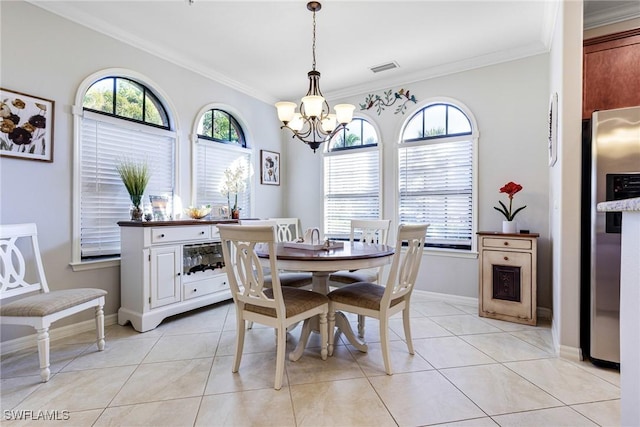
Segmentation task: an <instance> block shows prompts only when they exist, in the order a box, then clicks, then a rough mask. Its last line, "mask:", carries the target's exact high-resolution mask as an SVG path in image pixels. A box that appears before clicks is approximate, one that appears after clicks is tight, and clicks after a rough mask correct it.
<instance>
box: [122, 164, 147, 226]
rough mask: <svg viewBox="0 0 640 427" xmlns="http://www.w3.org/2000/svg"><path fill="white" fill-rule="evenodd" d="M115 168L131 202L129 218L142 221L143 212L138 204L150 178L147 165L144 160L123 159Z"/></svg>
mask: <svg viewBox="0 0 640 427" xmlns="http://www.w3.org/2000/svg"><path fill="white" fill-rule="evenodd" d="M116 169H117V170H118V174H120V178H122V182H123V183H124V186H125V188H126V189H127V192H128V193H129V197H130V198H131V203H132V204H133V207H132V208H131V220H132V221H142V215H143V212H142V207H141V206H140V205H141V203H142V195H143V194H144V190H145V188H147V184H148V183H149V178H151V172H150V171H149V166H148V165H147V163H146V162H144V161H142V162H134V161H132V160H123V161H121V162H120V163H118V164H117V165H116Z"/></svg>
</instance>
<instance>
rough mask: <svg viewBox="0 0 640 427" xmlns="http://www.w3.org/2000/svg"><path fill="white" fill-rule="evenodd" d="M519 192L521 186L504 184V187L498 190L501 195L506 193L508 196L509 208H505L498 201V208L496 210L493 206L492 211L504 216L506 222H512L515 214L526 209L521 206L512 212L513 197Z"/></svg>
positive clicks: (511, 183) (513, 183)
mask: <svg viewBox="0 0 640 427" xmlns="http://www.w3.org/2000/svg"><path fill="white" fill-rule="evenodd" d="M520 190H522V185H520V184H516V183H515V182H513V181H510V182H508V183H506V184H505V185H504V187H502V188H501V189H500V192H501V193H507V194H508V195H509V208H507V206H506V205H505V204H504V203H502V202H501V201H500V200H498V203H500V207H499V208H498V207H496V206H494V207H493V209H495V210H497V211H498V212H500V213H501V214H502V215H504V217H505V218H506V219H507V221H513V218H514V217H515V216H516V214H517V213H518V212H520V211H521V210H522V209H524V208H526V206H522V207H520V208H518V209H516V210H515V211H513V196H514V195H515V194H516V193H517V192H519V191H520Z"/></svg>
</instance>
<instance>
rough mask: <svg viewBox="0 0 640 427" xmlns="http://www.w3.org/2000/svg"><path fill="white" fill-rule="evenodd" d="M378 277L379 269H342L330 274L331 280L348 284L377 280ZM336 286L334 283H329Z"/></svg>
mask: <svg viewBox="0 0 640 427" xmlns="http://www.w3.org/2000/svg"><path fill="white" fill-rule="evenodd" d="M377 279H378V269H377V268H371V269H362V270H356V271H346V270H340V271H336V272H335V273H332V274H330V275H329V282H336V283H337V284H347V285H350V284H352V283H358V282H375V281H376V280H377ZM329 285H331V286H334V285H335V284H334V283H329Z"/></svg>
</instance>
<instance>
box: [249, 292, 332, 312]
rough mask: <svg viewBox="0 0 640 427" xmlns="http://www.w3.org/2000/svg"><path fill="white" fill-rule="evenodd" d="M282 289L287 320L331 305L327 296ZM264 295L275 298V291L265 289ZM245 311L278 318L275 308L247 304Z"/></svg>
mask: <svg viewBox="0 0 640 427" xmlns="http://www.w3.org/2000/svg"><path fill="white" fill-rule="evenodd" d="M281 289H282V297H283V299H284V306H285V308H286V312H287V314H286V316H287V318H289V317H293V316H296V315H298V314H300V313H304V312H305V311H307V310H311V309H313V308H316V307H318V306H321V305H323V304H328V303H329V298H327V296H326V295H322V294H320V293H318V292H313V291H307V290H304V289H296V288H285V287H282V288H281ZM264 294H265V295H266V296H267V297H269V298H273V289H271V288H269V289H265V290H264ZM244 309H245V310H246V311H251V312H253V313H258V314H263V315H265V316H269V317H276V309H275V308H270V307H262V306H259V305H253V304H246V305H245V306H244Z"/></svg>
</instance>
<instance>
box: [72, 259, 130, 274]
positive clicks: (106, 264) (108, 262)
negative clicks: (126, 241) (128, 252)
mask: <svg viewBox="0 0 640 427" xmlns="http://www.w3.org/2000/svg"><path fill="white" fill-rule="evenodd" d="M69 265H70V266H71V268H72V269H73V271H87V270H97V269H99V268H110V267H120V257H117V258H108V259H101V260H96V261H81V262H70V263H69Z"/></svg>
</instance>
